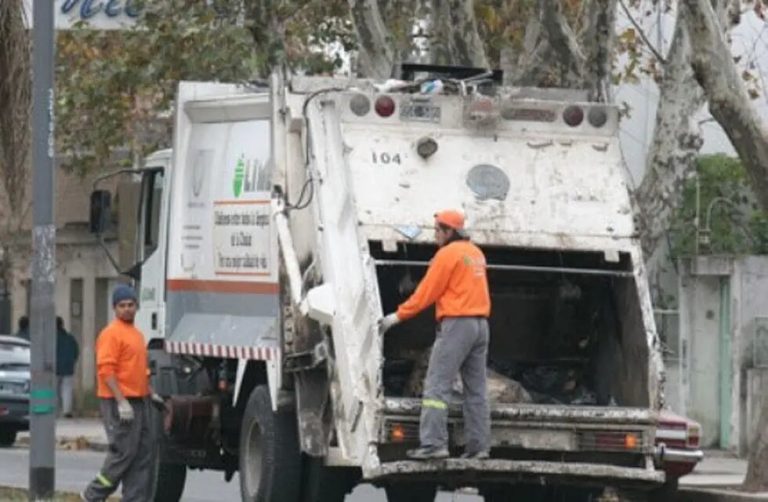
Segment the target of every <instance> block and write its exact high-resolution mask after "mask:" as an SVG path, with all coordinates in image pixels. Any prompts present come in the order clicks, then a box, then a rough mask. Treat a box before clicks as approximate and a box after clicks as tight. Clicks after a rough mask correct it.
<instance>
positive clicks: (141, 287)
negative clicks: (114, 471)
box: [91, 65, 702, 502]
mask: <svg viewBox="0 0 768 502" xmlns="http://www.w3.org/2000/svg"><path fill="white" fill-rule="evenodd" d="M618 130H619V114H618V111H617V108H616V107H615V106H613V105H610V104H606V103H595V102H589V101H587V100H586V97H585V96H583V95H582V94H580V93H578V92H574V91H557V90H544V89H526V88H509V87H504V86H503V85H502V84H501V80H500V76H499V73H498V72H488V71H484V70H473V69H467V68H446V67H434V66H423V65H409V66H404V67H403V69H402V74H401V78H400V79H397V80H395V79H390V80H388V81H385V82H378V81H373V80H367V79H356V78H347V77H344V78H330V77H297V76H294V77H290V78H289V77H281V76H279V75H275V76H273V77H272V78H271V80H270V81H268V82H265V83H264V82H262V83H247V84H226V83H212V82H181V83H180V84H179V88H178V95H177V103H176V107H175V116H174V128H173V145H172V150H166V151H161V152H157V153H155V154H153V155H151V156H150V157H148V158H147V159H146V161H145V162H144V165H143V166H141V167H140V168H132V169H127V170H123V171H121V172H119V173H117V174H120V175H121V178H120V179H121V181H120V182H117V183H113V184H112V185H113V186H117V189H116V192H117V196H116V197H113V196H112V191H111V190H107V189H104V188H103V186H104V185H103V184H104V182H105V181H106V180H107V179H108V178H110V177H111V176H112V175H109V176H104V177H103V178H102V179H100V180H99V183H100V185H99V184H97V186H96V187H95V190H94V192H93V194H92V196H91V218H92V221H91V227H92V230H93V231H94V232H96V233H97V234H98V235H99V236H100V238H101V240H102V241H103V242H106V243H107V244H108V241H109V240H110V239H114V240H116V242H117V248H118V249H119V257H118V258H115V259H113V262H114V263H115V265H116V266H118V267H119V268H120V271H121V272H122V273H124V274H125V275H126V276H128V277H130V278H131V280H132V281H133V282H134V283H135V284H136V286H137V288H138V291H139V299H140V310H139V314H138V316H137V321H136V322H137V324H138V325H139V327H140V329H141V330H142V332H143V333H144V335H145V337H146V339H147V344H148V348H149V354H150V369H151V378H152V385H153V388H154V390H155V391H156V392H158V393H159V394H161V395H162V396H163V397H164V398H166V399H167V401H166V404H167V410H166V413H165V415H164V417H163V419H162V438H161V440H160V441H159V449H160V461H159V463H158V466H157V469H156V471H157V480H156V494H155V500H158V501H163V502H167V501H169V500H179V499H180V497H181V494H182V492H183V489H184V483H185V477H186V473H187V471H188V470H189V469H216V470H220V471H222V472H223V473H224V477H225V479H226V480H227V481H229V480H231V479H232V478H233V476H234V475H235V474H236V473H239V474H238V479H239V483H240V491H241V494H242V500H243V501H280V502H299V501H302V502H304V501H320V502H337V501H338V502H340V501H342V500H344V497H345V495H346V494H347V493H349V492H350V491H351V490H352V489H353V488H354V487H355V486H356V485H357V484H359V483H372V484H373V485H375V486H378V487H382V488H384V489H385V490H386V495H387V497H388V499H389V500H391V501H430V500H433V499H434V497H435V494H436V491H437V490H438V489H444V490H452V489H457V488H463V487H470V488H473V489H474V490H476V492H477V493H479V494H480V495H481V496H483V497H485V500H486V501H489V502H498V501H502V500H504V501H506V500H510V498H511V497H522V498H521V500H523V499H525V500H527V499H529V498H533V497H538V498H546V497H547V496H552V494H553V493H565V492H564V491H563V490H572V492H571V493H572V495H573V497H576V495H577V494H588V496H591V497H594V494H595V493H598V494H601V495H604V496H608V495H606V494H609V495H611V494H612V495H611V496H613V495H616V494H618V495H616V496H619V497H621V496H623V495H621V494H625V493H629V494H631V496H633V497H638V496H640V497H654V498H659V497H661V494H663V493H668V492H670V491H673V490H674V489H675V486H676V482H677V479H678V478H679V477H680V476H682V475H684V474H686V473H688V472H690V471H691V470H692V469H693V467H694V466H695V465H696V463H697V462H698V461H699V460H700V459H701V456H702V453H701V451H700V449H699V439H700V435H701V430H700V427H699V425H698V424H696V423H695V422H692V421H690V420H688V419H686V418H684V417H679V416H676V415H673V414H671V413H670V412H668V411H665V410H664V407H663V404H664V403H663V366H662V359H661V347H660V342H659V338H658V336H657V334H656V331H655V327H654V319H653V314H652V305H651V298H650V294H649V289H648V284H647V280H646V272H645V266H644V264H643V258H642V254H641V250H640V246H639V241H638V234H637V228H636V226H635V223H634V221H633V206H632V203H631V199H630V196H629V192H628V188H627V184H626V182H625V173H624V170H625V166H624V163H623V160H622V155H621V150H620V145H619V138H618ZM113 202H114V203H113ZM445 208H453V209H459V210H461V211H462V212H463V213H464V214H465V216H466V220H467V222H468V223H467V228H468V234H469V236H470V238H471V240H472V241H473V242H474V243H476V244H477V245H478V246H480V247H481V248H482V250H483V251H484V253H485V255H486V258H487V274H488V282H489V288H490V295H491V299H492V313H491V316H490V319H489V322H490V332H491V335H490V348H489V357H488V379H489V380H488V381H489V398H490V401H491V424H492V425H491V427H492V449H491V456H490V458H488V459H462V458H459V455H458V453H460V452H461V451H462V445H463V441H464V439H463V432H462V416H461V385H460V382H457V383H456V385H454V391H455V392H454V394H455V402H452V403H451V404H450V407H449V408H450V414H449V437H450V450H451V453H452V455H451V458H449V459H446V460H438V461H427V462H420V461H412V460H409V459H407V457H406V455H405V452H406V450H407V449H408V448H410V447H413V446H414V445H416V444H417V443H418V423H419V413H420V408H421V400H420V397H421V388H422V381H423V377H424V374H425V371H426V361H427V359H428V356H429V350H430V347H431V344H432V342H433V341H434V328H435V321H434V311H427V312H424V313H422V314H421V315H420V316H419V317H417V318H416V319H415V320H413V321H409V322H408V323H403V324H401V325H398V326H397V327H395V328H393V329H392V330H390V331H389V332H387V333H386V334H385V335H381V334H380V333H379V330H378V329H377V321H378V320H379V319H381V317H382V315H383V314H386V313H388V312H391V311H393V310H394V309H395V308H396V307H397V305H398V304H399V303H400V302H402V301H403V300H404V299H406V298H407V297H408V296H409V295H410V293H411V292H412V291H413V290H414V288H415V285H416V284H417V283H418V281H419V280H420V278H421V277H422V276H423V275H424V273H425V271H426V268H427V266H428V264H429V260H430V259H431V257H432V256H433V254H434V253H435V251H436V243H435V242H434V240H433V237H432V231H431V230H432V227H433V215H434V213H435V212H436V211H438V210H440V209H445ZM115 221H117V222H118V228H119V231H118V232H115V229H114V222H115ZM107 247H108V248H109V246H107ZM558 490H559V492H558ZM585 496H586V495H585ZM569 500H577V498H569ZM610 500H614V499H610Z"/></svg>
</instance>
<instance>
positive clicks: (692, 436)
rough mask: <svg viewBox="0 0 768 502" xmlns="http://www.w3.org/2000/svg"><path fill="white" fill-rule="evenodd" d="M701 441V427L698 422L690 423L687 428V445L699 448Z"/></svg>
mask: <svg viewBox="0 0 768 502" xmlns="http://www.w3.org/2000/svg"><path fill="white" fill-rule="evenodd" d="M700 443H701V427H700V426H699V425H697V424H688V427H687V428H686V430H685V445H686V446H687V447H689V448H698V447H699V444H700Z"/></svg>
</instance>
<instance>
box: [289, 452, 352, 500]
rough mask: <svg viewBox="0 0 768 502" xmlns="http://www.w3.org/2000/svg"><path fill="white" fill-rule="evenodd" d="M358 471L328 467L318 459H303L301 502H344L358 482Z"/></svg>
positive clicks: (348, 468) (349, 468)
mask: <svg viewBox="0 0 768 502" xmlns="http://www.w3.org/2000/svg"><path fill="white" fill-rule="evenodd" d="M360 477H361V475H360V470H359V469H354V468H351V467H328V466H325V465H323V460H322V459H319V458H312V457H305V462H304V483H303V485H304V492H303V494H302V497H301V500H302V502H344V498H345V497H346V496H347V494H348V493H349V492H351V491H352V489H353V488H354V487H355V485H356V484H357V482H358V481H359V480H360Z"/></svg>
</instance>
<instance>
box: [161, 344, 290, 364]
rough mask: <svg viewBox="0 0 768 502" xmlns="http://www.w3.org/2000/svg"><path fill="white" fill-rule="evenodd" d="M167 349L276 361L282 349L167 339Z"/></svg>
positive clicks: (194, 354)
mask: <svg viewBox="0 0 768 502" xmlns="http://www.w3.org/2000/svg"><path fill="white" fill-rule="evenodd" d="M165 350H166V352H168V353H170V354H184V355H190V356H203V357H221V358H226V359H253V360H257V361H274V360H277V359H279V358H280V349H278V348H277V347H242V346H240V347H237V346H229V345H214V344H210V343H193V342H172V341H166V342H165Z"/></svg>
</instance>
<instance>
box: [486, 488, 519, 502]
mask: <svg viewBox="0 0 768 502" xmlns="http://www.w3.org/2000/svg"><path fill="white" fill-rule="evenodd" d="M480 496H482V497H483V500H484V501H485V502H508V501H510V500H514V499H513V498H512V497H513V493H512V487H510V486H509V485H488V486H483V487H480Z"/></svg>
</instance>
